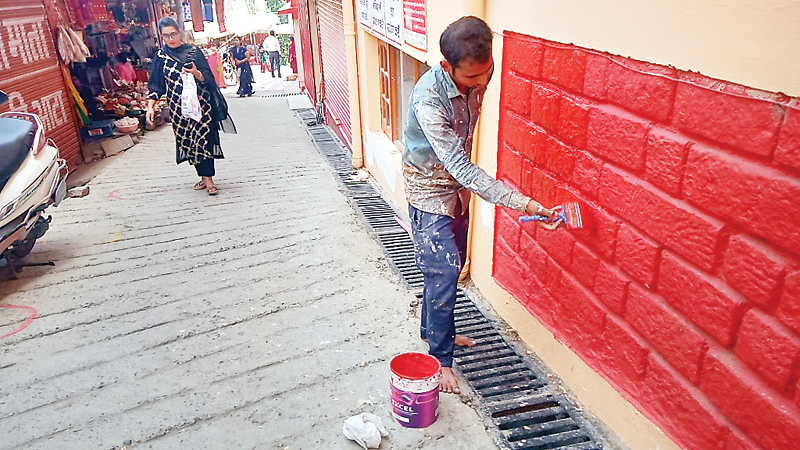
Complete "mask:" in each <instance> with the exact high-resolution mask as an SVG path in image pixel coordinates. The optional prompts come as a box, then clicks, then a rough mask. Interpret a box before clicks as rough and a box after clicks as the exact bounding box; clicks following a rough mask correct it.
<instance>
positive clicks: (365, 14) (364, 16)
mask: <svg viewBox="0 0 800 450" xmlns="http://www.w3.org/2000/svg"><path fill="white" fill-rule="evenodd" d="M371 3H372V0H358V4H357V5H356V8H357V11H356V12H357V13H358V24H359V25H361V28H363V29H365V30H370V29H371V28H372V22H371V21H370V18H369V10H370V6H371Z"/></svg>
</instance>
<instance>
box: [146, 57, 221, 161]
mask: <svg viewBox="0 0 800 450" xmlns="http://www.w3.org/2000/svg"><path fill="white" fill-rule="evenodd" d="M156 58H163V59H164V81H165V84H166V88H167V92H166V95H167V103H168V104H169V118H170V121H171V122H172V130H173V131H174V132H175V147H176V160H177V162H178V164H180V163H182V162H183V161H189V164H191V165H197V164H199V163H200V162H201V161H203V160H204V159H208V158H223V154H222V148H221V147H220V145H219V128H218V125H217V123H216V122H215V121H214V120H213V119H212V118H211V94H210V92H209V91H208V89H207V88H206V86H205V83H204V82H200V81H199V80H197V93H198V97H199V99H200V110H201V111H202V113H203V115H202V117H201V118H200V121H199V122H196V121H194V120H192V119H190V118H188V117H183V116H182V115H181V94H182V93H183V81H182V80H181V69H182V67H183V64H182V63H181V62H179V61H177V60H175V59H174V58H172V57H171V56H170V55H167V54H166V53H165V52H164V51H163V50H159V51H158V53H157V54H156ZM151 76H152V75H151ZM159 97H160V93H157V92H151V93H150V98H151V99H154V100H157V99H158V98H159Z"/></svg>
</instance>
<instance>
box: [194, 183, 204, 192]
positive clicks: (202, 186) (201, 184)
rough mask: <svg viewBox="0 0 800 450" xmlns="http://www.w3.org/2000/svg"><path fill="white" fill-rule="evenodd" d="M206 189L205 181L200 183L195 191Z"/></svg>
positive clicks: (196, 185)
mask: <svg viewBox="0 0 800 450" xmlns="http://www.w3.org/2000/svg"><path fill="white" fill-rule="evenodd" d="M205 188H206V182H205V181H198V182H197V183H195V185H194V190H195V191H202V190H203V189H205Z"/></svg>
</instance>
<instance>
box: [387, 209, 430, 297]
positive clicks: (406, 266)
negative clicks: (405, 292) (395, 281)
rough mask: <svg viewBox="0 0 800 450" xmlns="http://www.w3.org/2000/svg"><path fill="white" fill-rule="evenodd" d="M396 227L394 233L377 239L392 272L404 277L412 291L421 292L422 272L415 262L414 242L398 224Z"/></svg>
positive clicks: (404, 281)
mask: <svg viewBox="0 0 800 450" xmlns="http://www.w3.org/2000/svg"><path fill="white" fill-rule="evenodd" d="M395 227H396V229H393V230H392V232H388V233H381V234H379V235H377V236H375V238H376V240H377V241H378V244H379V245H380V246H381V248H382V249H383V252H384V253H386V261H388V262H389V265H390V266H391V267H392V270H394V271H395V273H396V274H398V275H400V277H402V279H403V283H405V285H406V287H407V288H408V289H409V290H411V291H420V290H421V289H422V285H423V279H422V272H420V271H419V269H418V268H417V263H416V262H415V261H414V241H412V240H411V236H409V235H408V233H406V231H405V230H403V229H402V228H400V227H399V226H397V223H395ZM419 295H421V294H419Z"/></svg>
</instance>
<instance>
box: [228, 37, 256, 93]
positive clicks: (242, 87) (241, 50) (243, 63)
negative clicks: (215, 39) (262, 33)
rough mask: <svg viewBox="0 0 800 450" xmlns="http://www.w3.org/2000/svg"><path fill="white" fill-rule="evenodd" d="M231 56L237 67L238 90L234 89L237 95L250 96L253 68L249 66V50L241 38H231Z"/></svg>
mask: <svg viewBox="0 0 800 450" xmlns="http://www.w3.org/2000/svg"><path fill="white" fill-rule="evenodd" d="M231 56H233V62H234V63H235V64H236V67H238V68H239V90H238V91H236V93H237V94H239V97H250V96H251V95H253V69H252V68H251V67H250V56H251V54H250V51H249V50H247V47H245V46H244V45H242V40H241V39H239V38H238V37H236V38H233V48H232V49H231Z"/></svg>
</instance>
